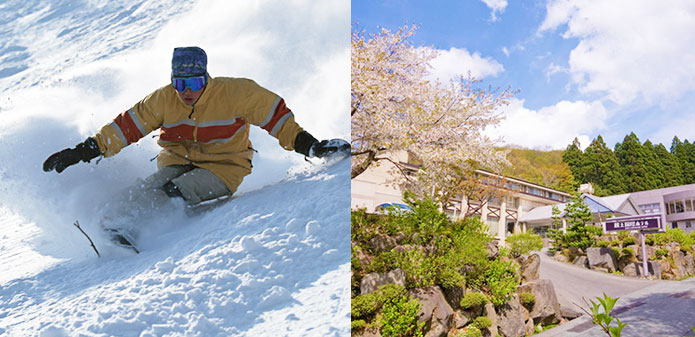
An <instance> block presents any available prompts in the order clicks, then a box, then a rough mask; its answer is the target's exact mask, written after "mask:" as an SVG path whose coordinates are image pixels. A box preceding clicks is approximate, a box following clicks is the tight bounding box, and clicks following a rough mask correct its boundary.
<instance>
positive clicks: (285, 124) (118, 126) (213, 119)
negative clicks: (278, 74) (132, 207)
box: [95, 77, 302, 191]
mask: <svg viewBox="0 0 695 337" xmlns="http://www.w3.org/2000/svg"><path fill="white" fill-rule="evenodd" d="M249 124H253V125H258V126H260V127H261V128H262V129H264V130H266V131H267V132H268V133H269V134H270V135H272V136H273V137H275V138H277V139H278V140H279V142H280V145H281V146H282V147H283V148H285V149H286V150H290V151H291V150H294V140H295V138H296V137H297V134H298V133H299V132H301V131H302V128H301V127H300V126H299V125H298V124H297V123H296V122H295V121H294V115H293V114H292V111H290V109H288V108H287V107H286V106H285V102H284V100H283V99H282V98H281V97H279V96H278V95H276V94H274V93H272V92H270V91H268V90H266V89H265V88H263V87H261V86H259V85H258V84H256V82H254V81H252V80H249V79H244V78H228V77H216V78H211V79H210V80H209V81H208V84H207V87H206V88H205V91H204V92H203V94H202V95H201V96H200V99H198V101H197V102H196V104H195V106H194V107H191V106H189V105H186V104H185V103H183V101H181V99H179V97H178V94H177V92H176V89H174V88H173V87H172V86H171V85H170V84H169V85H166V86H163V87H161V88H159V89H157V90H156V91H154V92H153V93H151V94H150V95H148V96H147V97H145V98H144V99H143V100H142V101H140V102H138V103H136V104H135V105H134V106H133V107H132V108H131V109H129V110H128V111H125V112H123V113H122V114H120V115H118V116H117V117H116V118H115V119H114V121H113V122H112V123H110V124H107V125H105V126H104V127H102V128H101V130H99V132H98V133H97V134H96V136H95V138H96V140H97V143H98V144H99V149H100V150H101V152H102V154H103V155H104V157H110V156H113V155H115V154H116V153H118V152H119V151H121V149H123V148H124V147H126V146H128V145H130V144H132V143H135V142H137V141H138V140H139V139H140V138H142V137H144V136H145V135H147V134H149V133H150V132H152V131H153V130H156V129H160V131H159V140H158V144H159V145H160V146H161V147H162V148H163V149H162V151H161V152H160V153H159V156H158V158H157V166H158V167H160V168H161V167H163V166H168V165H175V164H193V165H195V166H197V167H201V168H204V169H207V170H210V171H211V172H212V173H214V174H215V175H216V176H217V177H219V178H220V179H221V180H222V181H223V182H224V183H225V184H226V185H227V187H229V188H230V190H232V191H233V190H235V189H236V185H237V184H235V183H234V181H235V179H233V177H232V176H231V175H233V174H235V173H234V172H233V171H234V170H230V167H231V166H240V167H243V168H246V169H248V170H249V172H250V170H251V158H252V157H253V148H252V147H251V142H250V141H249ZM237 180H238V179H237ZM232 187H233V188H232Z"/></svg>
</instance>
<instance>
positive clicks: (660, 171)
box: [642, 139, 666, 188]
mask: <svg viewBox="0 0 695 337" xmlns="http://www.w3.org/2000/svg"><path fill="white" fill-rule="evenodd" d="M642 151H644V155H645V158H646V160H645V169H646V172H647V176H648V177H650V179H651V180H653V181H654V184H655V185H654V188H663V187H666V176H665V172H664V171H666V168H665V167H664V164H663V163H662V162H661V160H660V159H659V155H658V153H657V150H656V146H655V145H654V144H652V142H651V141H650V140H649V139H647V141H645V142H644V144H643V145H642Z"/></svg>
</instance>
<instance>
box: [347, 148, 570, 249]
mask: <svg viewBox="0 0 695 337" xmlns="http://www.w3.org/2000/svg"><path fill="white" fill-rule="evenodd" d="M391 159H392V160H394V161H396V162H400V163H401V164H405V165H406V166H409V167H411V168H412V169H413V170H415V169H417V166H414V165H408V164H407V163H408V155H407V154H406V153H402V154H400V155H397V156H393V157H392V158H391ZM394 169H395V165H393V164H392V163H390V162H387V161H385V162H382V163H380V165H379V166H371V167H370V168H369V169H367V171H365V172H364V173H362V174H361V175H359V176H357V177H356V178H354V179H352V184H351V185H352V186H351V187H352V202H351V207H352V208H353V209H357V208H366V209H367V211H368V212H374V211H375V210H376V208H377V207H378V206H379V205H381V204H392V203H402V202H403V201H402V195H403V191H402V190H401V189H400V187H398V186H396V185H395V184H393V183H392V181H393V174H394V173H393V172H394V171H393V170H394ZM476 174H477V175H479V177H480V178H482V179H483V180H485V179H492V180H496V181H499V182H500V183H501V185H500V186H499V189H501V190H502V191H501V192H502V193H500V195H501V197H499V198H491V199H489V200H469V198H467V197H464V196H463V195H462V194H459V195H457V197H455V198H454V199H453V200H450V204H449V205H447V207H445V208H444V211H445V212H446V213H448V214H449V215H450V216H451V217H455V218H458V217H463V216H475V215H477V216H480V219H481V220H483V222H485V223H486V224H487V225H488V227H489V228H490V232H491V234H493V235H494V236H495V237H496V238H497V239H499V240H500V241H501V242H504V241H505V238H506V236H507V234H508V233H518V232H521V231H525V230H526V227H525V225H524V224H523V223H522V222H520V220H519V219H522V218H523V216H524V215H525V214H526V213H527V212H529V211H531V210H532V209H534V208H538V207H541V206H545V205H553V204H558V203H562V202H566V201H567V199H568V198H569V194H567V193H565V192H562V191H558V190H555V189H552V188H549V187H545V186H541V185H538V184H534V183H530V182H527V181H524V180H521V179H515V178H509V177H503V176H500V175H497V174H494V173H491V172H487V171H482V170H477V171H476Z"/></svg>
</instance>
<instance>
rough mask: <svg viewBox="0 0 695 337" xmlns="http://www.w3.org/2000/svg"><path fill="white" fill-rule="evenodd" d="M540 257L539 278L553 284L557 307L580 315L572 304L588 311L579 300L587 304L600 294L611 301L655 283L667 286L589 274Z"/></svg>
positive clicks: (579, 268) (589, 271)
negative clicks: (606, 296)
mask: <svg viewBox="0 0 695 337" xmlns="http://www.w3.org/2000/svg"><path fill="white" fill-rule="evenodd" d="M539 255H540V256H541V270H540V278H542V279H547V280H551V281H553V285H554V286H555V293H556V294H557V297H558V301H559V302H560V306H561V307H563V308H571V309H572V310H574V311H581V310H580V309H579V308H578V307H577V306H576V305H575V304H574V303H576V304H579V305H581V306H582V307H584V308H588V307H587V306H586V304H585V303H584V301H583V300H582V297H584V298H586V299H587V301H588V300H590V299H594V298H596V297H602V296H603V293H606V294H607V295H608V296H611V297H616V296H617V297H620V296H623V295H625V294H628V293H630V292H633V291H635V290H638V289H642V288H644V287H648V286H650V285H653V284H655V283H660V282H667V281H652V280H641V279H636V278H631V277H627V276H620V275H613V274H608V273H604V272H600V271H594V270H589V269H586V268H583V267H581V266H575V265H573V264H570V263H564V262H558V261H555V260H554V259H553V258H552V257H550V256H548V255H546V254H545V253H539Z"/></svg>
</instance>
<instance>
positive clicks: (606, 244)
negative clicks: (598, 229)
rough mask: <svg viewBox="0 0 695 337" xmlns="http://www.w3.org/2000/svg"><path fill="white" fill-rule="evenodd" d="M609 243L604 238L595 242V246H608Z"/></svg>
mask: <svg viewBox="0 0 695 337" xmlns="http://www.w3.org/2000/svg"><path fill="white" fill-rule="evenodd" d="M610 245H611V242H610V241H606V240H601V241H599V242H596V247H609V246H610Z"/></svg>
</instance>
